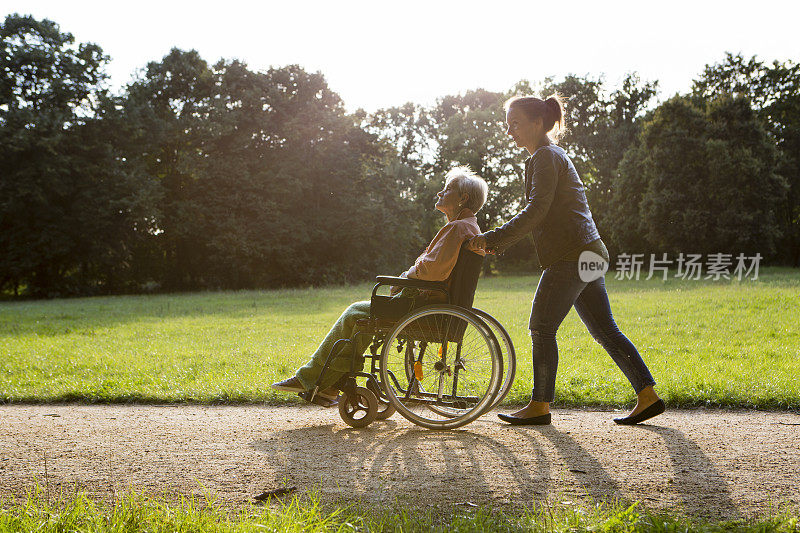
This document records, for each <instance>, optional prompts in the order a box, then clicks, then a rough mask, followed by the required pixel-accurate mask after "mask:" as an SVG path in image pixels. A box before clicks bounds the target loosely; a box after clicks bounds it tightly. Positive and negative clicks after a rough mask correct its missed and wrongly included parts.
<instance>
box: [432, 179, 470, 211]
mask: <svg viewBox="0 0 800 533" xmlns="http://www.w3.org/2000/svg"><path fill="white" fill-rule="evenodd" d="M465 196H466V195H465ZM436 197H437V198H438V200H437V201H436V209H438V210H439V211H441V212H442V213H444V214H445V215H447V218H448V219H452V218H454V217H455V216H456V215H458V212H459V211H461V206H460V205H459V204H461V203H462V202H463V199H462V198H461V195H459V194H458V185H457V184H456V183H455V181H451V182H450V183H448V184H447V185H445V187H444V189H442V190H441V191H439V192H438V193H436Z"/></svg>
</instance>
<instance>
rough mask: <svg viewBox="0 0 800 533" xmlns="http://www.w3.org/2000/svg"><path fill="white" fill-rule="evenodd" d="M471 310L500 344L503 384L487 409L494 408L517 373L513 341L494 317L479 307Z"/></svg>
mask: <svg viewBox="0 0 800 533" xmlns="http://www.w3.org/2000/svg"><path fill="white" fill-rule="evenodd" d="M472 312H473V313H475V314H476V315H478V316H479V317H480V318H481V319H482V320H483V321H484V322H485V323H486V325H487V326H489V327H490V328H491V330H492V332H493V333H494V336H495V338H496V339H497V340H498V343H499V345H500V356H501V357H502V358H503V384H502V386H501V387H500V390H499V391H498V392H497V396H496V397H495V399H494V401H493V402H492V406H491V407H490V408H489V409H494V408H495V407H497V406H498V405H500V402H502V401H503V400H505V398H506V396H508V393H509V391H510V390H511V386H512V385H513V384H514V377H515V375H516V373H517V352H516V351H515V350H514V343H512V342H511V336H510V335H509V334H508V332H507V331H506V328H504V327H503V325H502V324H500V322H498V321H497V319H496V318H495V317H493V316H492V315H490V314H489V313H487V312H486V311H482V310H480V309H476V308H474V307H473V308H472Z"/></svg>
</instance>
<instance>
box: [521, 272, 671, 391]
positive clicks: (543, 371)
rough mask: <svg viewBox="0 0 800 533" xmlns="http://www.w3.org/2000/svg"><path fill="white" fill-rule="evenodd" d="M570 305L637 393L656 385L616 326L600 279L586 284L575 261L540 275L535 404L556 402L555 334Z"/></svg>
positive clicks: (534, 325)
mask: <svg viewBox="0 0 800 533" xmlns="http://www.w3.org/2000/svg"><path fill="white" fill-rule="evenodd" d="M573 305H574V306H575V310H576V311H577V312H578V316H579V317H580V318H581V320H582V321H583V323H584V324H585V325H586V327H587V329H588V330H589V333H591V334H592V337H594V339H595V340H596V341H597V342H598V343H600V345H601V346H602V347H603V348H604V349H605V350H606V352H608V355H610V356H611V359H613V360H614V362H615V363H616V364H617V366H618V367H619V368H620V370H622V372H623V373H624V374H625V377H627V378H628V381H630V382H631V385H632V386H633V389H634V390H635V391H636V392H637V393H638V392H640V391H641V390H642V389H644V388H645V387H648V386H650V385H655V381H654V380H653V376H651V375H650V371H649V370H648V369H647V365H645V364H644V361H643V360H642V357H641V355H639V352H638V351H637V350H636V347H635V346H634V345H633V344H632V343H631V341H629V340H628V338H627V337H626V336H625V335H623V334H622V332H621V331H620V330H619V328H618V327H617V324H616V323H615V322H614V317H613V316H612V314H611V305H610V304H609V302H608V294H607V293H606V285H605V281H604V279H603V277H600V278H599V279H596V280H594V281H591V282H589V283H587V282H585V281H583V280H581V278H580V276H579V274H578V262H577V261H557V262H556V263H554V264H553V265H551V266H549V267H548V268H547V269H545V271H544V272H542V277H541V278H540V279H539V285H538V286H537V287H536V295H535V296H534V297H533V305H532V307H531V318H530V325H529V327H530V330H531V344H532V351H533V395H532V397H531V399H532V400H533V401H537V402H552V401H553V399H554V397H555V390H556V369H557V368H558V345H557V344H556V332H557V331H558V327H559V326H560V325H561V322H563V320H564V318H565V317H566V316H567V313H569V310H570V309H572V306H573Z"/></svg>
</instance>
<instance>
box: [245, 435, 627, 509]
mask: <svg viewBox="0 0 800 533" xmlns="http://www.w3.org/2000/svg"><path fill="white" fill-rule="evenodd" d="M484 428H486V426H484ZM507 428H508V426H505V425H503V429H504V430H505V429H507ZM488 429H489V431H493V428H492V427H491V426H489V428H488ZM511 431H514V432H516V434H517V435H518V438H516V439H515V441H516V443H515V444H514V446H513V447H512V446H509V445H508V444H504V443H502V442H499V441H498V440H496V439H495V438H492V437H491V436H488V435H486V434H484V433H483V432H473V431H469V430H465V429H461V430H451V431H431V430H425V429H421V428H416V427H412V428H409V427H408V426H407V425H399V424H398V423H397V422H395V421H393V420H388V421H383V422H375V423H373V424H372V425H371V426H369V427H368V428H365V429H351V428H346V429H342V428H341V426H336V425H333V424H329V425H324V426H315V427H304V428H297V429H289V430H284V431H277V432H275V433H271V436H270V438H269V439H264V440H258V441H254V442H252V443H251V447H252V448H253V449H254V450H256V451H258V452H260V453H263V454H264V455H265V458H266V459H267V465H268V470H272V472H273V475H274V476H275V480H276V481H281V480H284V482H286V483H290V484H292V485H295V486H297V487H298V488H299V489H301V490H312V491H313V490H320V491H321V492H322V494H323V495H325V496H326V497H334V498H336V497H340V498H344V499H356V498H357V499H366V500H370V501H373V502H385V503H391V502H396V501H399V502H402V501H409V502H420V501H424V502H427V503H431V502H435V503H437V504H451V505H452V504H476V505H493V506H504V505H515V506H518V505H531V504H532V503H534V502H536V501H544V500H546V499H547V498H548V496H554V495H558V496H563V495H564V494H565V492H566V493H569V492H571V491H572V490H574V491H575V492H576V494H575V496H576V497H578V498H581V497H583V496H587V495H588V496H591V497H592V498H594V499H598V500H600V499H602V500H608V499H615V498H620V495H619V488H618V485H617V483H616V482H615V481H614V480H613V479H612V478H611V476H609V474H608V473H607V472H606V471H605V470H604V469H603V467H602V465H601V464H600V463H599V462H598V461H597V460H596V459H595V458H594V457H593V456H592V455H591V454H590V453H589V452H587V451H586V450H585V449H584V448H583V447H581V445H580V444H578V442H577V441H576V440H575V439H573V438H572V437H570V436H569V435H568V434H567V433H565V432H561V431H558V430H557V429H555V428H553V427H552V426H551V427H544V428H537V429H532V428H524V429H516V428H515V429H511ZM519 443H524V446H522V447H521V446H520V445H519ZM523 448H524V449H523ZM552 448H555V450H556V454H557V455H558V456H560V458H561V459H562V460H563V461H564V462H565V463H566V464H567V466H568V467H569V469H570V470H572V471H573V472H583V473H584V475H576V476H575V477H576V479H577V483H576V484H575V485H572V484H569V483H562V480H560V479H554V478H558V477H560V476H561V475H562V474H563V468H562V467H560V466H559V468H558V469H557V471H556V472H555V474H554V472H553V470H554V468H553V465H552V460H553V456H554V453H553V450H552ZM567 475H571V474H567ZM567 495H569V494H567Z"/></svg>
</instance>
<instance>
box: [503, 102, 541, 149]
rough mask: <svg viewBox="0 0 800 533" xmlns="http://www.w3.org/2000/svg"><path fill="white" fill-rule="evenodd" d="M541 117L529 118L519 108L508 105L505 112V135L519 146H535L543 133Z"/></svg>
mask: <svg viewBox="0 0 800 533" xmlns="http://www.w3.org/2000/svg"><path fill="white" fill-rule="evenodd" d="M543 130H544V128H543V127H542V119H540V118H537V119H536V120H531V119H529V118H528V117H527V115H525V113H524V112H523V111H522V110H521V109H517V108H515V107H510V108H509V109H508V111H507V112H506V135H508V136H509V137H511V138H512V139H513V140H514V142H515V143H517V146H518V147H520V148H531V147H534V146H536V144H537V143H538V142H539V140H540V139H541V138H542V136H543V135H544V134H545V132H544V131H543Z"/></svg>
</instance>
